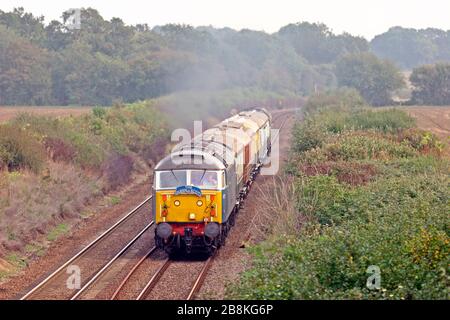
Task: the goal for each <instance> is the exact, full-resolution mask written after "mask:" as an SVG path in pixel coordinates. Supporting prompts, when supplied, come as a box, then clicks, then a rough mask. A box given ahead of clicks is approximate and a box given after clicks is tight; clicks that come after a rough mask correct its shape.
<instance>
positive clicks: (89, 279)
mask: <svg viewBox="0 0 450 320" xmlns="http://www.w3.org/2000/svg"><path fill="white" fill-rule="evenodd" d="M150 200H151V196H150V197H147V198H146V199H145V200H144V201H142V202H141V203H140V204H139V205H137V206H136V207H135V208H134V209H133V210H131V211H130V212H128V213H127V214H126V215H125V216H124V217H122V218H121V219H120V220H119V221H117V222H116V223H115V224H114V225H112V226H111V227H110V228H109V229H107V230H106V231H105V232H103V233H102V234H101V235H100V236H98V237H97V238H96V239H94V240H93V241H92V242H90V243H89V244H88V245H87V246H85V247H84V248H83V249H82V250H80V251H79V252H78V253H76V254H75V255H74V256H73V257H71V258H70V259H69V260H67V261H66V262H65V263H63V264H62V265H61V266H60V267H59V268H58V269H56V270H55V271H54V272H52V273H51V274H50V275H48V276H47V277H46V278H45V279H43V280H42V281H41V282H39V283H38V284H37V285H36V286H34V287H33V288H32V289H31V290H30V291H28V292H27V293H26V294H25V295H24V296H22V297H21V298H20V300H27V299H33V298H38V299H41V298H43V297H46V294H49V293H52V295H51V296H50V298H57V299H61V298H62V297H61V296H59V295H58V294H57V291H63V292H64V294H63V295H62V296H64V298H68V299H71V300H72V299H76V298H78V297H79V296H80V295H81V294H82V293H83V292H85V291H86V290H87V289H88V288H89V286H91V285H92V284H93V283H94V282H95V281H96V280H97V279H98V278H99V277H100V276H101V275H102V274H103V273H104V272H105V271H106V270H107V269H108V268H109V267H110V266H111V265H112V264H113V263H114V262H115V261H117V259H118V258H119V257H120V256H121V255H122V254H123V253H124V252H125V251H126V250H127V249H128V248H130V247H131V246H132V245H133V244H134V243H135V242H136V241H137V240H138V239H139V238H140V237H141V236H142V235H143V234H144V233H145V232H146V231H148V230H149V229H150V227H151V226H152V225H153V221H150V222H149V223H147V224H145V223H142V221H141V220H142V218H141V217H138V218H141V219H137V218H136V217H137V216H138V215H139V214H140V213H143V212H145V213H146V214H147V215H148V216H149V214H148V212H149V211H145V210H144V209H145V208H146V207H148V205H149V204H150ZM144 218H145V216H144ZM133 220H137V221H133ZM133 222H134V223H135V224H139V223H140V225H141V226H142V225H145V227H144V228H141V229H140V231H139V232H138V233H137V234H136V235H135V236H134V237H133V238H132V239H131V240H129V239H128V240H127V241H126V244H125V246H122V247H121V248H120V249H119V250H116V251H115V252H114V253H112V254H107V257H104V258H103V259H101V258H99V257H102V255H104V254H105V253H104V251H103V250H102V249H105V248H108V247H109V245H110V242H111V240H123V239H114V236H115V234H116V233H118V234H119V235H118V236H117V237H119V236H121V233H124V231H131V232H133V229H134V230H136V228H134V227H133V224H134V223H133ZM127 224H129V225H130V226H128V225H127ZM130 227H131V230H127V229H129V228H130ZM122 229H123V230H122ZM131 234H133V233H131ZM111 238H112V239H111ZM108 240H109V241H108ZM96 249H99V250H96ZM111 256H112V257H111ZM83 259H84V260H91V261H97V260H103V261H101V263H100V266H97V268H95V267H94V270H93V271H92V270H91V271H89V270H88V273H89V275H88V276H86V275H83V278H84V279H85V281H84V283H83V282H81V287H80V288H73V289H68V288H67V283H66V280H67V278H68V277H69V276H70V275H69V274H68V267H70V266H79V265H82V264H83V263H84V264H88V265H89V266H91V265H92V263H90V262H89V261H82V260H83ZM87 269H89V268H87ZM64 286H66V287H65V288H64ZM46 289H48V290H46ZM61 289H62V290H61ZM60 293H61V292H60ZM47 297H48V296H47Z"/></svg>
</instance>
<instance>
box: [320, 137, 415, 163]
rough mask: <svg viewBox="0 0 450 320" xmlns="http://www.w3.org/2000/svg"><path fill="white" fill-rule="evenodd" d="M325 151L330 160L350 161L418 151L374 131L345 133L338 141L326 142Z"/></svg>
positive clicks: (407, 155)
mask: <svg viewBox="0 0 450 320" xmlns="http://www.w3.org/2000/svg"><path fill="white" fill-rule="evenodd" d="M323 152H324V154H325V155H326V158H327V159H328V160H332V161H342V160H343V161H349V160H366V159H381V160H387V159H393V158H407V157H413V156H415V155H416V154H417V153H416V151H415V150H414V149H413V148H411V147H410V146H409V145H406V144H401V143H398V142H396V141H392V140H390V139H387V138H385V137H383V136H380V135H377V134H373V133H359V132H354V133H353V132H352V133H349V134H343V135H342V136H340V137H339V138H338V139H337V141H336V142H332V143H329V144H326V145H325V146H324V147H323Z"/></svg>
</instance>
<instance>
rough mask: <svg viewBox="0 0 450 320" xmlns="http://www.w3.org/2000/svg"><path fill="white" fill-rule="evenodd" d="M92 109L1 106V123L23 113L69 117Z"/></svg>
mask: <svg viewBox="0 0 450 320" xmlns="http://www.w3.org/2000/svg"><path fill="white" fill-rule="evenodd" d="M91 109H92V108H91V107H25V106H23V107H22V106H20V107H16V106H14V107H2V106H0V122H4V121H8V120H10V119H12V118H14V117H15V116H16V115H17V114H19V113H21V112H27V113H32V114H36V115H43V116H52V117H67V116H70V115H72V116H80V115H82V114H86V113H88V112H90V111H91Z"/></svg>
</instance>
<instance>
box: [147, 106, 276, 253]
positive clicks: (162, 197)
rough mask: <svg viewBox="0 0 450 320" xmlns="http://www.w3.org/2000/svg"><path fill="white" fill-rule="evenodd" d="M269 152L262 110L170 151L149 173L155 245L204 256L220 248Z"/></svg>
mask: <svg viewBox="0 0 450 320" xmlns="http://www.w3.org/2000/svg"><path fill="white" fill-rule="evenodd" d="M270 149H271V116H270V114H269V113H268V112H267V111H266V110H265V109H254V110H248V111H243V112H240V113H239V114H236V115H234V116H232V117H231V118H228V119H226V120H224V121H222V122H221V123H219V124H217V125H216V126H214V127H212V128H210V129H208V130H206V131H204V132H203V133H202V134H200V135H198V136H196V137H194V138H193V139H192V140H191V141H189V143H185V144H181V145H178V146H177V147H176V148H174V150H173V151H172V152H171V154H169V155H168V156H166V157H165V158H164V159H162V160H161V161H160V162H159V163H158V164H157V165H156V167H155V172H154V183H153V187H152V193H153V198H152V206H153V215H154V217H153V218H154V221H155V224H156V229H155V241H156V245H157V246H158V247H159V248H162V249H164V250H166V251H167V252H168V253H175V252H180V251H181V252H185V253H190V252H192V251H194V250H195V251H196V250H200V251H206V252H207V253H209V254H211V253H212V252H214V250H216V249H217V248H218V247H220V246H221V245H223V244H224V241H225V238H226V236H227V234H228V232H229V230H230V228H231V227H232V226H233V225H234V222H235V217H236V213H237V212H238V210H239V208H241V207H242V203H243V200H244V199H245V197H246V196H247V194H248V192H249V189H250V186H251V184H252V182H253V180H254V178H255V176H256V175H257V174H258V172H259V171H260V169H261V166H262V165H263V163H264V162H265V160H266V159H267V157H268V156H269V153H270Z"/></svg>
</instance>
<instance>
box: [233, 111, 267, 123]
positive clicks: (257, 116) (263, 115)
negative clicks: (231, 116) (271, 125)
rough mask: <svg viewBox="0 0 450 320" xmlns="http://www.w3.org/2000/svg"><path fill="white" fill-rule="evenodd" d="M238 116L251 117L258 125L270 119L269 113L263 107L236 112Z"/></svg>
mask: <svg viewBox="0 0 450 320" xmlns="http://www.w3.org/2000/svg"><path fill="white" fill-rule="evenodd" d="M238 116H240V117H243V118H248V119H251V120H252V121H254V122H256V123H257V125H258V127H262V126H263V125H264V124H265V123H266V122H267V121H268V120H270V115H269V114H268V112H267V111H266V110H265V109H262V110H251V111H242V112H240V113H239V114H238Z"/></svg>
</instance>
